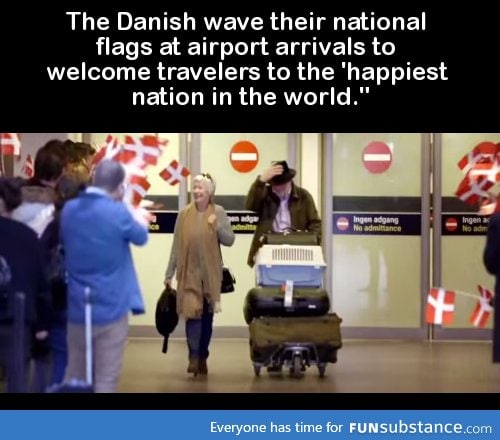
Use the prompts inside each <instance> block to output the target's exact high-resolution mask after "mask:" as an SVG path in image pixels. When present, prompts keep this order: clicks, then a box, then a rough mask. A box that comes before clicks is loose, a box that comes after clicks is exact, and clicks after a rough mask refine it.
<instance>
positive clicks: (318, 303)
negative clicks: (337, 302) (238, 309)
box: [244, 286, 330, 324]
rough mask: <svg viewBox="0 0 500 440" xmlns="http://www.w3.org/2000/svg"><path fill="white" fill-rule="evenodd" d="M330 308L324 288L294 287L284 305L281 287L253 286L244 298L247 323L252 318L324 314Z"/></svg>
mask: <svg viewBox="0 0 500 440" xmlns="http://www.w3.org/2000/svg"><path fill="white" fill-rule="evenodd" d="M329 310H330V299H329V298H328V292H327V291H326V290H325V289H321V288H314V287H296V288H294V289H293V295H292V302H291V305H290V306H289V307H285V292H284V289H282V288H281V287H261V286H259V287H255V288H253V289H250V290H249V292H248V293H247V296H246V298H245V305H244V316H245V321H246V323H247V324H250V323H251V322H252V320H253V319H254V318H259V317H262V316H269V317H307V316H322V315H326V314H327V313H328V311H329Z"/></svg>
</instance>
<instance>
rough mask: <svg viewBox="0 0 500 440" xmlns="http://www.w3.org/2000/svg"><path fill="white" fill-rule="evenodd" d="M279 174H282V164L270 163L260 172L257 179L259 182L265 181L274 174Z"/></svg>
mask: <svg viewBox="0 0 500 440" xmlns="http://www.w3.org/2000/svg"><path fill="white" fill-rule="evenodd" d="M280 174H283V165H272V166H270V167H269V168H266V169H265V170H264V171H263V172H262V174H261V175H260V176H259V180H260V181H261V182H264V183H267V182H269V181H270V180H271V179H272V178H273V177H274V176H279V175H280Z"/></svg>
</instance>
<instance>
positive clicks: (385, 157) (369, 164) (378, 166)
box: [362, 141, 392, 174]
mask: <svg viewBox="0 0 500 440" xmlns="http://www.w3.org/2000/svg"><path fill="white" fill-rule="evenodd" d="M362 159H363V165H364V166H365V168H366V169H367V170H368V171H369V172H370V173H374V174H379V173H383V172H384V171H387V170H388V169H389V167H390V166H391V164H392V151H391V149H390V148H389V146H388V145H387V144H385V143H384V142H379V141H374V142H370V143H369V144H368V145H367V146H366V147H365V148H364V149H363V157H362Z"/></svg>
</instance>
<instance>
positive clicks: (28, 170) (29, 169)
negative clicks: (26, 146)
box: [21, 154, 35, 179]
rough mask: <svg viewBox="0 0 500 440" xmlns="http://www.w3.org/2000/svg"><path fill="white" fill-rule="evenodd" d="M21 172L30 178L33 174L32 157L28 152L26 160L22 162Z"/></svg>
mask: <svg viewBox="0 0 500 440" xmlns="http://www.w3.org/2000/svg"><path fill="white" fill-rule="evenodd" d="M21 172H22V173H23V174H24V175H25V176H26V177H29V178H30V179H31V178H32V177H33V175H34V174H35V170H34V168H33V158H32V157H31V154H28V156H27V157H26V162H24V165H23V168H22V169H21Z"/></svg>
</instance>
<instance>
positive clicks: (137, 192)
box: [129, 174, 151, 207]
mask: <svg viewBox="0 0 500 440" xmlns="http://www.w3.org/2000/svg"><path fill="white" fill-rule="evenodd" d="M150 186H151V184H150V183H149V182H148V180H147V178H146V177H145V176H139V175H137V174H134V175H133V176H132V177H131V178H130V183H129V191H130V196H131V202H132V205H133V206H135V207H137V206H139V205H140V203H141V201H142V199H143V198H144V197H146V193H147V192H148V189H149V188H150Z"/></svg>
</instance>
